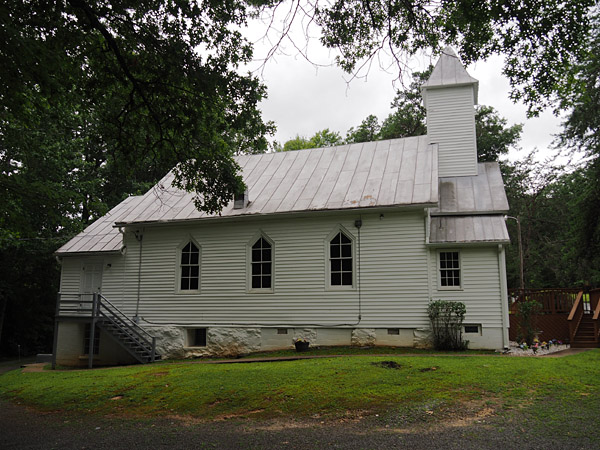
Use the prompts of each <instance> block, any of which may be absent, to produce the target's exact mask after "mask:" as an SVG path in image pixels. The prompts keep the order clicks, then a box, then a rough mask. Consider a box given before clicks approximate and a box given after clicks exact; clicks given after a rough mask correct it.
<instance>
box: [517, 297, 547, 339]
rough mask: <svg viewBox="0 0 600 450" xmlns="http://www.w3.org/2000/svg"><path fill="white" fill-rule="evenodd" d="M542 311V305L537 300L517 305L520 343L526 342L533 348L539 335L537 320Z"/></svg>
mask: <svg viewBox="0 0 600 450" xmlns="http://www.w3.org/2000/svg"><path fill="white" fill-rule="evenodd" d="M541 310H542V304H541V303H539V302H537V301H535V300H527V301H524V302H518V303H517V314H516V316H517V317H518V318H519V336H518V337H517V339H518V340H519V341H525V342H526V343H527V345H528V346H530V347H531V345H532V344H533V340H534V339H535V336H536V335H537V334H538V333H539V330H538V329H537V318H538V315H539V314H540V312H541Z"/></svg>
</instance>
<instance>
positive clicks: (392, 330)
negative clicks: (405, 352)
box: [387, 328, 400, 336]
mask: <svg viewBox="0 0 600 450" xmlns="http://www.w3.org/2000/svg"><path fill="white" fill-rule="evenodd" d="M387 334H391V335H396V336H397V335H400V328H388V330H387Z"/></svg>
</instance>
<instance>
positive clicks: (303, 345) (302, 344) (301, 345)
mask: <svg viewBox="0 0 600 450" xmlns="http://www.w3.org/2000/svg"><path fill="white" fill-rule="evenodd" d="M294 345H295V346H296V351H297V352H306V351H308V346H309V345H310V342H309V341H307V340H306V339H304V338H297V339H294Z"/></svg>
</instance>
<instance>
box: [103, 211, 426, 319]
mask: <svg viewBox="0 0 600 450" xmlns="http://www.w3.org/2000/svg"><path fill="white" fill-rule="evenodd" d="M359 217H360V213H358V212H353V213H352V212H346V213H341V214H340V213H337V214H324V215H321V216H318V217H286V218H284V217H275V218H273V217H271V218H256V219H254V218H252V219H249V220H244V221H243V223H241V222H240V221H231V222H227V221H219V223H218V225H217V223H216V222H212V223H209V222H198V223H196V224H194V225H180V226H177V227H175V226H173V227H168V228H167V227H147V228H146V229H145V231H144V239H143V256H142V283H141V296H140V298H141V301H140V307H139V314H140V316H142V317H143V318H144V319H145V320H147V321H150V322H155V323H161V324H168V323H174V324H190V325H191V324H205V325H211V324H224V325H226V324H227V325H228V324H231V325H253V324H259V325H260V324H263V325H287V324H290V325H297V326H303V325H306V326H310V325H323V326H328V325H342V324H346V325H348V326H351V325H352V324H355V323H356V322H357V318H358V313H359V309H358V306H359V295H358V293H359V291H358V288H357V287H358V286H355V287H354V289H345V290H335V289H331V288H328V287H327V286H326V281H327V265H326V252H327V243H328V239H329V238H330V237H331V236H333V235H334V234H335V233H336V232H337V230H339V229H340V226H341V227H343V229H344V230H345V231H346V232H347V233H348V234H349V235H350V237H352V238H353V239H354V242H355V251H356V252H355V253H356V254H355V259H354V261H355V263H356V262H357V258H358V232H357V229H356V228H355V227H354V221H355V219H357V218H359ZM362 221H363V226H362V228H361V236H360V240H361V249H360V250H361V251H360V258H361V273H360V284H361V303H362V311H361V312H362V317H363V319H362V321H361V324H360V326H365V327H406V328H414V327H419V326H425V325H426V321H427V319H426V315H425V308H426V306H427V301H428V297H427V295H428V293H427V252H426V248H425V244H424V242H425V237H424V232H425V231H424V217H423V212H422V211H412V212H410V211H408V212H392V211H389V212H385V214H384V216H383V217H380V214H379V213H371V214H364V213H363V214H362ZM260 233H264V234H265V235H266V236H267V237H268V238H269V239H270V240H271V241H272V242H274V249H275V250H274V254H275V284H274V292H273V293H249V292H248V291H247V273H246V272H247V267H248V256H247V249H248V246H249V245H251V244H252V243H253V242H254V239H256V238H257V237H258V236H260ZM189 239H193V240H194V241H195V242H196V243H197V244H198V245H199V246H200V251H201V262H202V264H201V289H200V292H199V293H189V292H186V293H178V292H177V277H178V273H177V272H178V270H177V264H178V249H179V248H181V246H183V245H185V243H187V242H188V241H189ZM125 244H126V246H127V252H126V254H125V256H117V255H115V256H113V257H112V258H111V267H110V269H108V270H105V272H104V279H103V286H102V290H103V293H104V295H105V296H106V297H107V298H109V299H110V300H111V301H112V302H114V303H115V304H116V305H117V306H118V307H119V308H121V309H123V310H124V311H125V312H126V313H127V314H129V315H133V314H134V313H135V306H136V305H135V304H136V298H137V270H138V254H139V246H138V242H137V241H136V240H135V238H134V237H133V235H132V234H131V233H126V236H125ZM356 285H358V276H357V280H356Z"/></svg>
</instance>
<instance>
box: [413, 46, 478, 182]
mask: <svg viewBox="0 0 600 450" xmlns="http://www.w3.org/2000/svg"><path fill="white" fill-rule="evenodd" d="M478 90H479V82H478V81H477V80H476V79H475V78H473V77H472V76H471V75H469V74H468V73H467V71H466V69H465V67H464V66H463V65H462V63H461V62H460V60H459V59H458V56H456V53H454V50H452V48H450V47H446V48H445V49H444V50H443V52H442V55H441V56H440V59H439V60H438V62H437V64H436V65H435V68H434V69H433V72H432V73H431V76H430V77H429V79H428V80H427V82H426V83H424V84H423V86H422V87H421V91H422V93H423V101H424V102H425V108H426V110H427V135H428V137H429V142H430V143H432V144H438V170H439V175H440V177H450V176H467V175H477V143H476V135H475V108H474V106H475V104H476V103H477V94H478Z"/></svg>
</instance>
